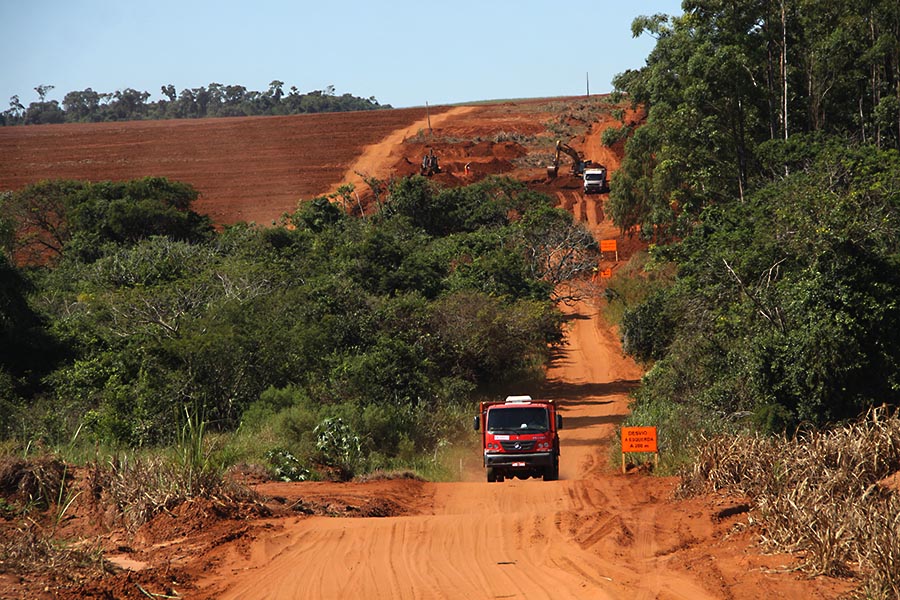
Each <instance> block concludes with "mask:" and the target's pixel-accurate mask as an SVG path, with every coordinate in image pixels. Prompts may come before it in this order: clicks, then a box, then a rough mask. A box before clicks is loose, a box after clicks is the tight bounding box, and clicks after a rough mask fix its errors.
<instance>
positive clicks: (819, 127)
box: [610, 0, 900, 240]
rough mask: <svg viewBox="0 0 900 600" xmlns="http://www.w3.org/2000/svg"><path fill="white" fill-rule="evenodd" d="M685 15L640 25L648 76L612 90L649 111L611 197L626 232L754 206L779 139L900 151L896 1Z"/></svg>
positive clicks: (755, 5)
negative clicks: (746, 202)
mask: <svg viewBox="0 0 900 600" xmlns="http://www.w3.org/2000/svg"><path fill="white" fill-rule="evenodd" d="M683 10H684V14H683V15H681V16H678V17H666V16H665V15H654V16H652V17H639V18H637V19H635V21H634V24H633V26H632V31H633V33H634V35H635V36H637V35H641V34H642V33H649V34H651V35H653V36H654V37H656V38H657V43H656V46H655V48H654V49H653V51H652V52H651V53H650V55H649V56H648V58H647V64H646V66H645V67H643V68H642V69H640V70H638V71H628V72H626V73H623V74H620V75H618V76H617V77H616V78H615V80H614V83H615V86H616V88H617V90H619V91H620V92H626V93H627V94H628V97H629V98H630V99H631V101H632V102H633V104H634V105H635V106H642V107H643V108H644V109H645V110H646V111H647V120H646V125H644V126H642V127H640V128H638V129H637V130H636V131H635V132H634V135H633V136H632V137H630V138H629V139H628V142H627V144H626V156H625V159H624V160H623V162H622V167H621V169H620V170H619V171H618V172H617V173H616V178H615V184H614V185H613V186H612V191H611V195H610V213H611V215H612V216H613V219H614V220H615V222H616V224H617V225H619V226H620V227H622V228H623V229H630V228H632V227H639V228H641V230H642V231H643V233H644V235H646V236H647V237H656V238H658V239H663V240H665V239H670V238H677V237H680V236H682V235H684V234H685V233H686V232H687V231H688V230H689V229H690V227H691V226H692V224H694V223H696V222H697V220H698V219H699V217H700V215H701V213H702V211H703V209H704V208H706V207H707V206H710V205H713V204H718V203H723V202H731V201H733V200H737V199H743V198H745V197H746V194H747V191H748V189H749V188H750V187H752V181H753V180H754V179H755V178H756V177H757V176H759V175H760V174H762V173H763V172H764V171H763V170H762V169H761V167H762V166H763V165H762V164H761V162H762V161H761V160H760V159H761V152H762V151H761V146H762V145H764V144H766V143H768V142H771V141H772V140H779V139H780V140H790V138H791V137H793V136H795V135H797V134H802V133H811V132H816V133H824V134H827V135H835V134H837V135H844V134H845V132H849V135H850V137H852V138H855V139H857V140H861V141H863V142H864V143H873V144H874V145H875V146H876V147H879V148H898V145H900V128H898V123H900V113H898V108H900V100H898V98H900V96H898V89H900V88H898V83H900V60H898V59H900V36H898V33H897V32H898V25H900V10H898V8H897V4H896V2H893V0H880V1H876V2H870V3H865V4H850V3H840V2H838V3H830V4H828V5H821V6H820V5H818V4H815V3H808V2H800V1H788V2H784V3H782V4H781V5H780V6H779V5H777V4H773V3H759V2H749V1H741V2H722V1H721V0H695V1H691V2H686V3H684V6H683ZM611 135H612V134H611ZM779 166H780V167H782V170H781V174H784V173H786V171H785V170H784V168H783V167H784V166H785V165H783V164H782V165H779Z"/></svg>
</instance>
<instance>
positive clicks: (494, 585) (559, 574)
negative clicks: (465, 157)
mask: <svg viewBox="0 0 900 600" xmlns="http://www.w3.org/2000/svg"><path fill="white" fill-rule="evenodd" d="M639 375H640V372H639V370H638V369H637V368H636V367H635V365H634V364H632V363H631V362H630V361H628V360H626V359H625V358H623V357H622V356H621V352H620V350H619V348H618V344H617V341H616V339H615V337H614V336H613V335H612V333H611V332H610V331H609V330H608V329H607V328H606V327H604V326H603V325H602V323H601V322H600V321H599V320H598V315H597V313H596V311H593V310H590V309H588V308H587V307H585V306H580V307H579V308H578V312H576V313H574V314H573V318H572V320H571V329H570V330H569V335H568V345H567V348H566V351H565V352H564V353H563V354H562V356H560V357H559V358H558V359H557V360H556V361H555V362H554V364H553V366H552V368H551V369H550V372H549V376H550V377H549V382H548V385H547V388H546V390H545V397H553V398H555V399H557V400H558V401H559V402H560V403H561V405H562V406H563V414H564V419H565V428H564V430H563V432H561V439H562V456H561V463H560V467H561V480H560V481H556V482H544V481H540V480H526V481H519V480H507V481H506V482H505V483H492V484H489V483H486V482H484V481H483V479H482V478H483V474H482V473H481V471H480V469H478V471H477V472H475V473H467V475H468V476H467V477H464V479H466V480H465V481H460V482H454V483H422V482H393V486H387V485H385V483H384V482H381V483H373V484H345V487H344V489H341V486H340V485H334V484H330V485H329V484H266V485H263V486H261V488H260V491H263V492H266V493H270V494H273V495H284V496H287V497H289V498H303V497H306V498H310V492H312V493H313V494H314V497H317V498H322V497H329V495H330V494H337V495H341V494H344V495H345V497H346V495H348V494H349V495H350V496H352V497H353V498H354V501H355V502H356V503H359V504H364V503H365V502H366V501H367V500H371V499H372V498H373V495H378V494H383V495H382V496H381V498H382V499H383V500H389V501H390V502H391V503H392V504H393V505H394V506H395V507H403V508H404V509H405V510H408V511H410V512H409V513H407V514H401V515H400V516H391V517H387V518H348V517H339V518H332V517H323V516H315V517H295V518H280V519H276V520H272V521H270V522H268V523H266V524H265V525H266V527H269V529H265V530H264V532H260V531H259V530H258V531H257V533H256V535H254V536H252V537H253V538H254V539H253V541H252V542H251V543H249V544H248V545H246V546H244V545H243V544H241V549H240V551H237V550H232V551H230V552H228V551H221V549H220V551H219V552H217V553H216V559H215V568H214V569H212V571H211V572H210V573H208V575H207V576H205V577H204V578H202V579H201V580H199V581H198V582H197V583H198V587H199V589H198V590H197V592H198V595H197V596H194V595H193V594H191V595H190V597H201V598H221V599H249V598H268V599H272V600H282V599H283V600H287V599H300V598H335V599H337V598H369V599H398V598H409V599H417V598H447V599H456V598H459V599H468V600H472V599H482V598H522V599H525V598H527V599H529V600H532V599H541V598H547V599H550V598H553V599H564V598H585V599H587V598H590V599H626V598H628V599H634V598H637V599H652V598H660V599H684V600H705V599H722V598H728V599H734V600H750V599H754V600H755V599H758V598H834V597H836V596H837V592H838V591H840V590H843V589H846V586H845V585H842V584H840V582H835V581H832V580H827V579H817V580H807V579H804V578H803V577H802V576H800V575H798V574H796V573H793V572H790V568H791V564H792V561H791V559H790V558H789V557H784V556H762V555H760V554H757V553H756V552H755V551H754V550H753V548H752V542H751V536H749V535H748V534H747V533H746V532H744V531H743V528H742V526H741V525H740V523H741V522H743V521H745V520H746V515H738V516H734V517H724V518H721V519H719V518H716V515H717V514H718V513H720V512H722V511H725V512H727V510H726V509H729V508H732V507H734V506H735V504H736V502H737V501H736V500H734V499H728V498H707V499H698V500H691V501H674V500H672V499H671V494H672V491H673V489H674V487H675V486H676V484H677V481H676V480H675V479H674V478H655V477H650V476H646V475H643V474H639V473H638V472H631V473H629V474H628V475H622V474H621V473H619V472H617V471H615V470H614V469H611V468H610V467H609V464H610V456H609V451H608V442H609V437H610V436H611V435H612V434H613V432H614V426H615V424H616V423H617V422H619V421H620V420H621V418H622V417H623V416H624V415H625V414H626V411H627V393H628V391H629V390H630V389H631V388H632V387H633V386H634V385H635V383H636V379H637V378H638V377H639ZM470 479H471V480H470ZM326 488H327V489H326ZM367 488H368V490H367ZM305 489H306V490H309V491H308V492H304V490H305ZM401 512H403V511H401ZM741 517H744V518H743V519H742V518H741ZM729 536H730V537H729ZM748 546H750V547H748ZM207 558H209V557H207Z"/></svg>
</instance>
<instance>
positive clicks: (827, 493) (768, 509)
mask: <svg viewBox="0 0 900 600" xmlns="http://www.w3.org/2000/svg"><path fill="white" fill-rule="evenodd" d="M898 471H900V417H898V415H897V414H896V413H891V412H890V411H889V410H888V409H887V408H879V409H874V410H872V411H870V412H869V413H868V414H867V415H866V417H865V418H864V419H861V420H860V421H858V422H857V423H853V424H851V425H847V426H844V427H840V428H836V429H833V430H830V431H825V432H815V433H809V434H805V435H798V436H795V437H794V438H792V439H788V438H767V437H762V436H759V435H755V436H754V435H745V436H740V437H717V438H714V439H711V440H709V441H708V443H707V444H706V445H705V447H704V448H703V449H702V450H701V452H700V455H699V457H698V459H697V461H696V463H695V464H694V465H693V467H692V469H691V471H690V472H689V473H687V474H686V475H685V477H684V479H683V483H682V487H681V493H683V494H685V495H689V494H692V493H700V492H704V491H709V490H716V489H722V488H730V489H733V490H735V491H738V492H740V493H743V494H746V495H747V496H748V497H749V498H751V499H752V501H753V502H754V504H755V507H756V508H757V510H758V514H759V516H760V526H761V530H762V536H763V540H764V542H765V543H766V544H767V545H769V546H770V547H771V548H772V549H775V550H779V551H788V552H793V553H797V554H798V555H800V556H802V557H803V559H804V567H805V569H806V570H807V571H808V572H810V573H812V574H827V575H837V576H856V577H860V578H861V579H862V581H863V586H862V589H861V590H860V593H861V594H864V595H865V597H867V598H900V496H898V493H897V492H896V491H895V490H892V489H890V488H889V487H888V486H885V485H883V483H882V482H883V481H884V480H885V479H886V478H887V477H889V476H891V475H894V474H895V473H897V472H898Z"/></svg>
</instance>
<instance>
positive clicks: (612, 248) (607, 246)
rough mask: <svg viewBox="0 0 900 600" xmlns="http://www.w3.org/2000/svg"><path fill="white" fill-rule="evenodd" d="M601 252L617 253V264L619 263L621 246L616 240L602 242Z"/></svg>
mask: <svg viewBox="0 0 900 600" xmlns="http://www.w3.org/2000/svg"><path fill="white" fill-rule="evenodd" d="M600 252H601V253H603V252H615V254H616V262H619V246H618V244H616V240H600Z"/></svg>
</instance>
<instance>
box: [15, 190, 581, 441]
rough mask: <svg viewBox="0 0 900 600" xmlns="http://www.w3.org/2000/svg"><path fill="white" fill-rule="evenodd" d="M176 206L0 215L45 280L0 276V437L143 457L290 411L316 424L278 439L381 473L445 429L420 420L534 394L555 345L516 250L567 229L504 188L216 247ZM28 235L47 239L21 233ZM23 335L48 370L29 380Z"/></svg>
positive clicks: (546, 278) (267, 232) (134, 195)
mask: <svg viewBox="0 0 900 600" xmlns="http://www.w3.org/2000/svg"><path fill="white" fill-rule="evenodd" d="M194 197H195V194H194V193H193V191H192V190H191V188H189V187H188V186H184V185H183V184H178V183H174V182H168V181H166V180H157V179H147V180H137V181H131V182H124V183H108V182H107V183H96V184H87V183H83V182H73V181H53V182H43V183H40V184H36V185H33V186H29V187H28V188H26V189H24V190H22V191H20V192H16V193H14V194H12V195H11V196H10V197H8V198H7V199H6V200H7V201H6V202H5V203H4V204H3V205H2V206H3V209H4V210H3V211H2V214H3V215H4V218H6V219H14V220H16V222H17V223H18V224H19V225H20V227H19V228H18V229H17V231H18V232H19V233H18V236H17V239H18V241H19V242H20V246H19V248H20V250H21V249H22V248H23V246H22V245H21V244H26V246H27V244H33V243H36V242H35V241H34V240H41V239H46V240H48V242H47V244H45V245H44V246H42V247H44V248H50V247H52V251H53V256H54V260H52V261H50V262H47V263H45V265H44V266H41V267H33V268H30V269H24V270H22V269H15V268H14V267H12V266H8V267H7V271H8V272H9V277H10V278H13V280H14V281H18V283H16V285H15V286H13V287H12V288H11V295H10V297H9V298H8V299H7V300H4V302H3V304H2V305H0V309H2V311H3V316H4V317H7V318H5V319H0V324H7V325H4V327H5V329H2V330H0V335H3V336H4V339H15V340H16V342H14V343H13V346H12V347H11V349H10V352H9V356H7V355H3V356H0V359H3V361H4V362H3V364H0V371H2V372H3V373H5V374H6V376H5V379H4V381H5V382H6V383H5V385H0V391H2V392H3V393H4V394H5V396H4V403H5V404H4V406H6V407H7V408H10V410H9V411H6V412H4V415H5V416H4V419H5V422H4V423H2V425H3V427H5V429H4V430H3V433H4V435H9V434H11V433H12V431H13V430H15V431H18V432H20V433H21V432H23V431H28V432H31V433H32V434H33V435H37V436H43V437H45V438H47V439H66V436H67V435H71V433H72V432H73V431H75V430H76V428H77V427H79V426H81V428H82V435H87V436H89V438H92V439H96V440H98V441H103V442H106V443H113V444H125V445H146V444H155V443H166V442H167V441H171V439H172V436H173V435H175V432H176V431H177V430H178V426H177V423H178V419H179V415H181V416H183V415H184V414H185V410H190V411H191V414H198V415H202V417H203V419H204V420H205V422H207V423H208V424H209V427H210V428H211V429H213V430H219V431H233V430H235V429H236V428H238V427H240V426H241V423H243V422H245V421H246V419H250V420H251V421H253V419H254V418H256V417H253V416H248V415H257V416H258V415H260V414H263V413H265V414H268V413H269V412H271V411H275V412H278V411H286V412H285V415H295V416H294V417H288V416H286V417H285V418H286V419H296V418H300V417H298V416H296V415H297V414H299V413H297V411H298V410H301V408H299V407H306V408H303V409H302V411H306V412H303V414H307V415H309V414H312V413H314V414H315V415H316V416H315V417H310V418H311V419H313V421H312V422H309V423H307V424H306V425H300V424H297V423H295V424H294V425H291V426H290V427H291V428H293V427H298V428H299V429H298V430H297V431H300V432H306V433H298V434H297V435H309V434H310V433H309V432H310V431H311V430H312V429H313V426H315V425H317V424H322V427H325V428H326V430H327V429H328V427H337V428H339V429H340V428H341V427H349V428H350V431H351V433H352V435H359V436H360V440H361V442H360V443H361V446H360V447H361V451H362V452H363V454H364V455H367V453H370V452H379V453H383V454H385V455H388V456H390V455H393V454H395V453H397V452H400V451H401V449H402V448H408V447H409V446H408V445H409V444H413V445H414V446H416V447H422V448H428V447H429V444H434V443H437V440H438V438H439V436H440V435H443V434H441V432H442V431H445V430H446V428H447V427H450V428H458V427H461V425H460V423H459V422H457V421H458V419H454V420H453V422H450V423H447V422H445V420H442V419H441V418H440V415H441V413H440V411H441V410H442V409H441V407H449V406H459V405H461V404H464V403H465V402H467V401H468V400H469V399H470V398H471V397H472V395H473V394H477V393H485V392H486V391H488V390H492V389H495V388H496V387H497V386H502V385H503V384H504V383H505V382H509V381H518V380H521V379H522V378H523V377H524V378H532V377H540V373H541V365H543V363H544V361H545V359H546V353H547V352H548V345H552V344H555V343H557V342H559V341H560V340H561V323H562V320H561V315H560V313H559V312H558V310H557V309H556V307H555V305H554V302H552V301H551V300H550V295H551V292H552V289H553V287H554V284H555V280H554V278H553V277H554V275H553V274H550V273H547V272H546V270H545V269H543V268H542V267H541V266H540V263H541V261H542V260H544V259H542V258H541V254H540V248H539V247H538V245H536V243H535V240H536V239H537V237H538V236H537V234H536V232H540V235H553V236H555V238H558V239H565V238H566V235H569V237H572V238H575V237H577V236H573V235H571V234H566V232H567V231H569V230H571V229H573V228H575V229H577V228H579V227H580V226H579V225H577V224H575V223H573V221H572V219H571V217H570V215H568V214H567V213H565V212H563V211H560V210H558V209H553V208H551V207H550V200H549V199H548V198H547V197H545V196H542V195H540V194H536V193H534V192H531V191H529V190H528V189H527V188H526V187H525V186H524V185H522V184H520V183H516V182H512V181H509V180H504V179H487V180H484V181H482V182H480V183H478V184H474V185H471V186H468V187H466V188H461V189H440V188H438V187H436V186H435V185H434V184H433V183H432V182H430V181H429V180H426V179H424V178H421V177H414V178H412V179H404V180H399V181H397V182H395V183H394V184H393V185H392V186H391V187H390V189H389V190H387V193H386V194H385V197H384V199H383V202H382V209H381V210H380V211H379V212H378V213H376V214H374V215H370V216H368V217H366V218H359V217H350V216H348V215H347V213H346V212H345V211H344V210H343V209H342V207H341V205H340V204H339V203H338V202H333V201H329V199H328V198H324V197H323V198H317V199H314V200H312V201H309V202H305V203H302V204H301V205H300V206H299V207H298V210H297V211H296V212H294V213H291V214H287V215H285V216H284V218H283V220H282V223H281V224H280V225H278V226H274V227H271V228H257V227H252V226H249V225H243V224H239V225H235V226H232V227H229V228H227V229H226V230H224V231H222V232H221V233H214V232H212V231H211V230H210V228H209V224H208V221H206V220H205V219H204V218H201V217H200V216H199V215H196V214H195V213H193V212H192V210H191V202H192V201H193V199H194ZM48 206H52V209H50V210H48V209H47V207H48ZM426 206H437V207H441V208H442V210H441V211H424V212H423V207H426ZM35 207H39V208H38V209H37V210H33V208H35ZM34 213H46V214H50V213H52V214H54V215H55V218H54V219H52V220H49V219H46V220H43V221H35V220H31V221H29V220H26V219H25V218H24V217H23V216H27V215H31V214H34ZM580 251H581V252H590V251H591V250H590V248H582V249H581V250H580ZM571 272H575V271H571ZM571 272H570V273H571ZM22 315H25V316H27V317H28V318H27V319H23V318H21V316H22ZM13 323H15V325H13ZM13 327H14V328H16V330H15V331H14V330H13V329H12V328H13ZM25 327H28V328H31V329H34V330H38V331H41V332H43V337H42V338H31V339H33V340H36V341H33V342H32V343H33V344H35V345H40V344H44V345H46V346H47V347H50V346H52V347H54V348H55V349H56V351H55V353H54V354H53V355H52V356H51V355H49V354H48V355H47V356H48V357H51V358H52V360H51V361H48V362H46V363H45V365H44V368H43V369H42V370H41V371H40V373H36V374H35V376H34V377H31V378H30V379H29V375H28V373H27V371H28V368H27V365H23V364H22V361H24V362H26V363H27V362H28V361H29V360H30V359H28V356H30V355H29V354H26V353H25V352H23V351H27V350H28V349H27V348H24V347H22V346H21V344H23V343H24V342H23V340H24V339H26V338H24V337H22V338H20V337H19V336H18V332H19V331H20V330H21V329H22V328H25ZM39 340H43V341H39ZM12 355H17V356H19V362H15V361H13V360H11V358H10V357H11V356H12ZM0 383H2V382H0ZM248 411H249V412H248ZM292 411H293V412H292ZM304 418H305V417H304ZM334 419H341V423H343V425H341V426H340V427H339V426H338V425H337V424H336V423H337V421H335V420H334ZM326 420H327V423H328V424H330V425H326V424H323V423H326ZM291 422H294V421H291ZM304 422H305V421H304ZM291 430H292V431H294V429H291ZM321 431H323V430H322V429H320V432H321ZM341 431H343V429H341ZM404 440H406V441H404Z"/></svg>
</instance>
